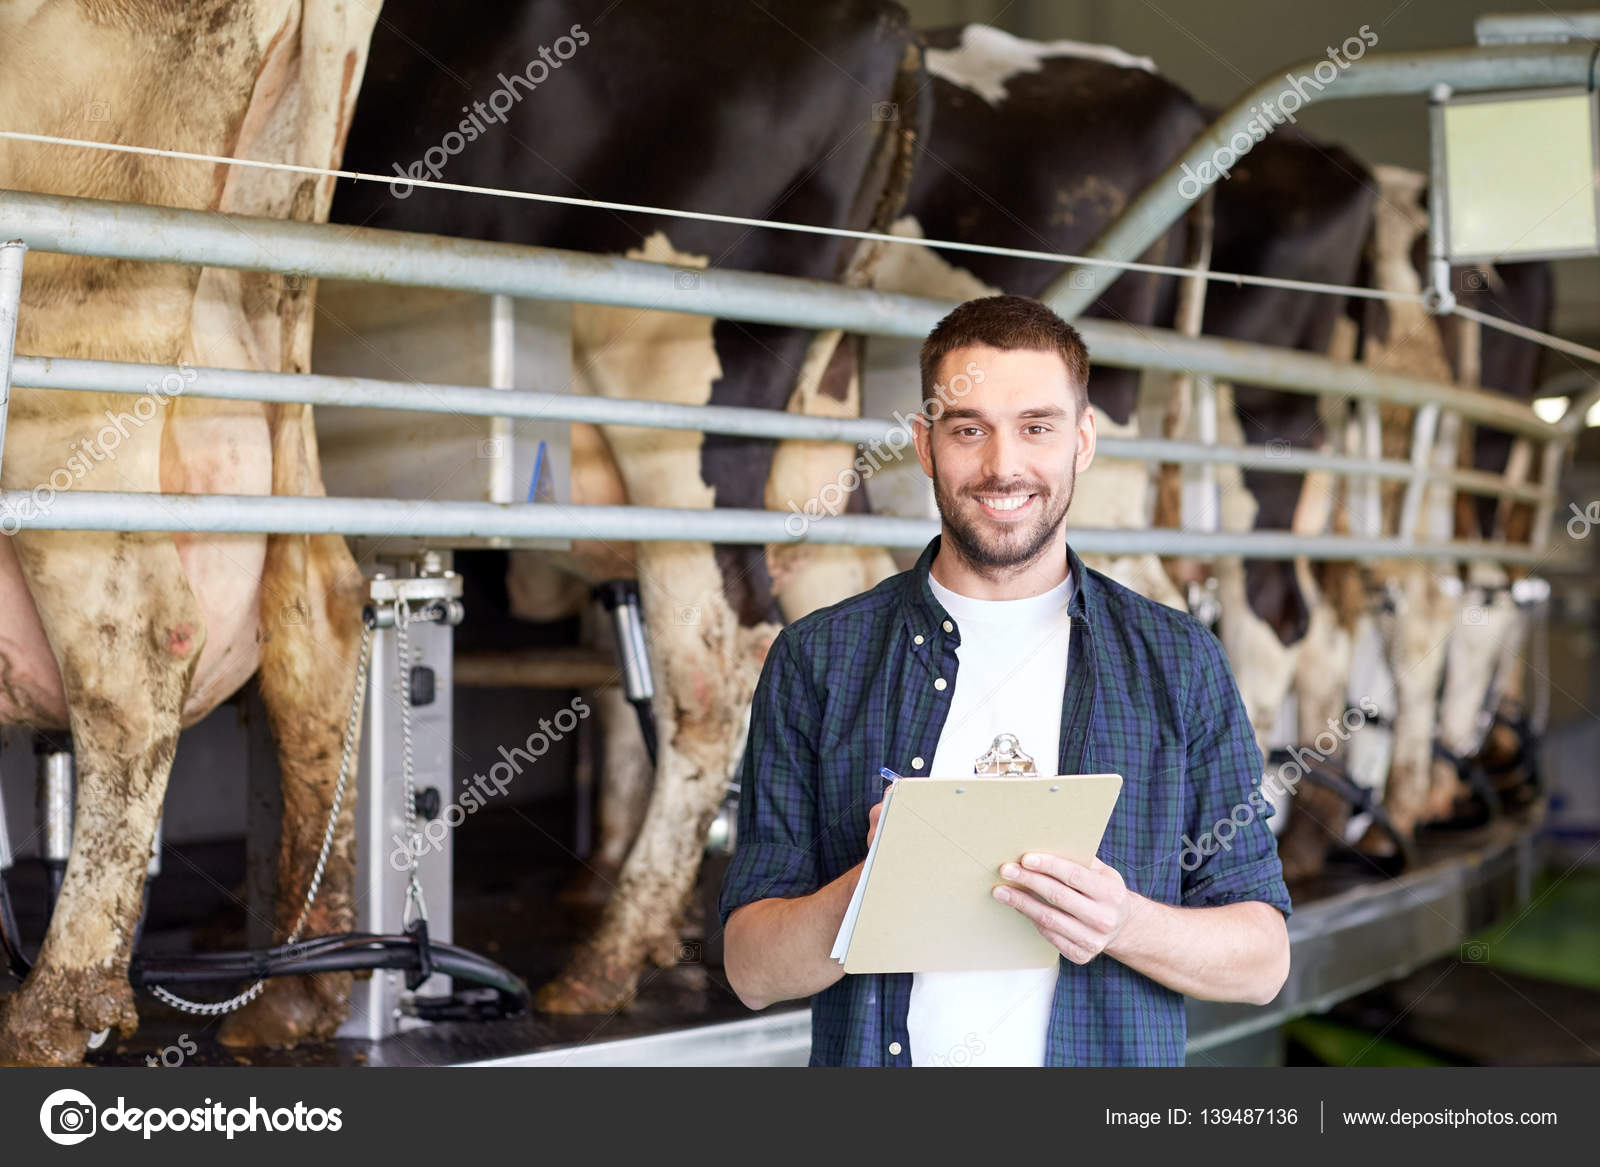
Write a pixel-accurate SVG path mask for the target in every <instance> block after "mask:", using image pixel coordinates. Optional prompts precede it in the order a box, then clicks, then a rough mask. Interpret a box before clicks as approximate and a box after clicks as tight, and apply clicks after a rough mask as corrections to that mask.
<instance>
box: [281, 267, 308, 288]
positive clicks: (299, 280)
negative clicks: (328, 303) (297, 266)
mask: <svg viewBox="0 0 1600 1167" xmlns="http://www.w3.org/2000/svg"><path fill="white" fill-rule="evenodd" d="M310 283H311V277H310V276H308V275H306V273H305V272H303V271H286V272H284V273H283V290H284V291H286V292H303V291H305V290H306V288H307V287H308V286H310Z"/></svg>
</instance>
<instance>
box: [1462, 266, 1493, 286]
mask: <svg viewBox="0 0 1600 1167" xmlns="http://www.w3.org/2000/svg"><path fill="white" fill-rule="evenodd" d="M1488 286H1489V277H1488V276H1487V275H1485V274H1484V272H1483V270H1482V269H1481V268H1476V267H1474V268H1468V269H1467V270H1466V271H1464V272H1462V273H1461V287H1462V290H1463V291H1468V292H1481V291H1483V290H1484V289H1485V288H1487V287H1488Z"/></svg>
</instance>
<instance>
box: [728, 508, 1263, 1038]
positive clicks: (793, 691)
mask: <svg viewBox="0 0 1600 1167" xmlns="http://www.w3.org/2000/svg"><path fill="white" fill-rule="evenodd" d="M938 549H939V537H938V536H935V537H934V539H933V541H932V542H931V543H929V544H928V546H927V548H926V549H925V550H924V551H923V552H922V556H921V558H920V559H919V560H918V561H917V564H916V566H915V567H914V568H912V569H911V570H910V571H906V572H901V573H900V574H898V575H896V576H893V577H891V578H889V579H887V580H884V581H883V582H882V583H881V584H879V585H878V586H877V587H875V588H873V589H872V590H871V591H868V592H864V593H862V594H860V595H857V596H852V597H850V598H849V599H847V600H845V601H843V602H842V603H838V604H834V605H833V606H832V607H828V608H823V609H820V610H818V611H816V612H812V613H811V614H809V615H808V616H806V617H804V618H803V619H800V620H797V621H795V622H794V623H793V624H790V625H788V626H787V627H785V628H784V629H783V630H782V632H781V633H780V634H779V635H778V638H777V639H776V641H774V643H773V645H772V648H771V651H770V652H769V653H768V655H767V659H766V663H765V665H764V666H763V668H762V673H761V680H760V683H759V684H758V685H757V687H756V692H755V700H754V704H753V707H752V710H751V716H750V733H749V739H748V742H747V744H746V748H745V753H744V763H743V771H742V776H741V793H740V802H739V824H738V843H737V847H736V849H735V852H734V855H733V859H732V863H731V865H730V867H729V869H728V873H727V876H726V878H725V879H724V881H723V886H722V896H721V903H720V911H721V916H722V922H723V924H724V925H726V924H727V920H728V916H729V915H730V914H731V913H732V912H733V911H734V910H735V909H737V908H739V907H740V906H742V905H744V904H747V903H751V902H753V901H755V900H760V899H766V898H769V897H781V898H792V897H796V896H803V895H807V894H809V893H811V892H814V891H816V890H817V889H818V888H820V887H822V886H823V885H825V884H827V883H830V882H831V881H833V880H834V879H837V878H838V877H839V876H840V875H842V874H843V873H845V872H846V871H848V870H850V868H852V867H854V866H855V865H856V864H857V863H859V862H861V860H863V859H864V858H866V853H867V843H866V833H867V811H868V809H869V808H870V807H871V806H872V805H873V804H875V803H876V802H877V801H878V799H879V797H880V796H881V793H882V790H883V779H882V778H881V777H880V776H879V774H878V768H879V767H880V766H888V767H889V768H890V769H893V770H896V771H898V772H900V773H901V774H905V775H908V776H909V775H912V774H924V775H925V774H926V773H927V772H928V764H929V762H930V761H931V760H932V758H933V756H934V752H935V747H936V746H937V744H938V741H939V734H940V732H941V730H942V729H943V727H944V722H945V718H946V715H947V714H948V713H949V710H950V700H951V697H952V695H953V694H954V691H955V689H954V685H953V684H950V683H947V684H944V685H940V684H937V683H936V681H937V679H938V678H944V679H945V680H946V682H953V681H954V680H955V678H956V664H957V661H956V646H957V645H958V644H959V643H960V641H961V631H960V629H959V628H958V627H957V626H956V624H955V622H954V620H953V619H952V618H951V617H950V615H949V614H948V613H947V612H946V611H945V610H944V608H943V607H942V606H941V605H940V604H939V602H938V600H936V599H935V598H934V595H933V591H932V589H930V588H929V586H928V569H929V566H930V565H931V564H932V562H933V559H934V556H935V555H936V554H937V553H938ZM1067 559H1068V562H1069V564H1070V567H1071V570H1072V572H1073V577H1074V578H1075V579H1076V580H1077V581H1078V586H1077V588H1076V591H1075V594H1074V595H1073V597H1072V600H1071V603H1070V604H1069V606H1068V609H1067V618H1068V619H1069V620H1070V621H1071V622H1072V630H1071V635H1070V642H1069V647H1068V662H1069V663H1068V668H1067V682H1066V688H1065V691H1064V693H1063V695H1062V705H1061V756H1060V758H1059V769H1058V770H1057V772H1058V773H1061V774H1091V773H1117V774H1121V775H1122V777H1123V787H1122V794H1121V796H1120V798H1119V799H1118V800H1117V805H1116V809H1115V810H1114V811H1113V812H1112V815H1111V821H1110V823H1109V824H1108V826H1107V828H1106V833H1105V837H1104V840H1103V841H1102V843H1101V846H1100V851H1099V856H1100V859H1101V861H1102V862H1104V863H1108V864H1110V865H1111V866H1112V867H1115V868H1116V869H1117V870H1118V871H1119V872H1121V873H1122V876H1123V879H1124V880H1125V881H1126V882H1127V885H1128V887H1129V888H1130V889H1131V890H1133V891H1135V892H1138V893H1139V894H1140V895H1143V896H1146V897H1148V898H1150V899H1152V900H1156V901H1159V902H1161V903H1167V904H1177V905H1182V906H1186V907H1206V906H1212V905H1218V904H1231V903H1239V902H1244V901H1251V900H1259V901H1263V902H1266V903H1269V904H1271V905H1273V906H1274V907H1276V908H1278V909H1280V910H1281V911H1282V912H1283V913H1284V914H1285V915H1287V914H1288V913H1289V911H1290V905H1289V896H1288V892H1287V891H1286V890H1285V888H1284V884H1283V872H1282V868H1281V867H1280V865H1279V863H1278V853H1277V847H1276V844H1275V842H1274V840H1273V836H1272V832H1271V830H1270V829H1269V828H1268V827H1267V824H1266V823H1265V821H1263V820H1264V818H1265V816H1266V815H1268V814H1270V813H1271V810H1270V808H1264V799H1263V798H1262V797H1261V792H1260V790H1259V787H1260V784H1261V778H1262V767H1261V753H1260V751H1259V750H1258V749H1257V747H1256V742H1255V736H1254V734H1253V733H1252V732H1251V728H1250V723H1249V721H1248V720H1247V718H1246V716H1245V711H1244V705H1243V703H1242V702H1241V700H1240V698H1239V692H1238V687H1237V685H1236V684H1235V682H1234V679H1233V674H1232V672H1231V671H1230V669H1229V667H1228V662H1227V658H1226V657H1225V656H1224V655H1223V652H1222V647H1221V645H1220V644H1219V643H1218V642H1217V639H1216V637H1214V636H1213V635H1212V634H1211V633H1210V632H1209V631H1207V630H1206V628H1205V627H1204V626H1203V625H1201V624H1199V623H1198V622H1197V621H1195V620H1194V619H1193V618H1191V617H1190V616H1188V615H1186V614H1184V613H1181V612H1177V611H1174V610H1172V609H1170V608H1167V607H1165V606H1164V605H1161V604H1158V603H1155V602H1154V601H1152V600H1148V599H1145V598H1144V597H1142V596H1140V595H1138V594H1136V593H1134V592H1132V591H1129V590H1128V589H1127V588H1124V587H1122V586H1121V585H1120V584H1118V583H1116V582H1115V581H1113V580H1111V579H1109V578H1107V577H1106V576H1104V575H1102V574H1100V573H1099V572H1096V571H1089V570H1086V569H1085V568H1084V566H1083V563H1082V562H1081V561H1080V560H1079V559H1078V556H1077V555H1076V553H1074V552H1073V551H1072V550H1071V549H1070V548H1069V549H1068V551H1067ZM918 761H920V762H921V763H922V765H920V766H918V765H916V764H915V763H916V762H918ZM1252 795H1254V797H1252ZM1240 808H1247V812H1246V811H1242V810H1241V809H1240ZM1230 819H1231V823H1229V825H1228V826H1225V827H1223V828H1222V829H1221V830H1218V829H1217V828H1218V824H1221V823H1225V822H1229V820H1230ZM1241 819H1245V820H1246V821H1244V822H1243V823H1241V822H1240V820H1241ZM1207 832H1212V836H1213V838H1214V839H1218V840H1223V845H1222V846H1220V847H1216V848H1215V849H1214V851H1213V853H1212V854H1210V855H1202V854H1201V853H1200V851H1199V850H1197V849H1188V850H1186V849H1185V843H1186V841H1190V840H1201V839H1202V838H1203V837H1204V836H1205V835H1206V833H1207ZM1207 849H1211V848H1210V847H1208V848H1207ZM1196 860H1198V862H1196ZM911 979H912V977H911V974H909V973H900V974H892V975H888V974H873V975H849V974H847V975H845V976H844V977H842V978H841V979H840V980H839V981H837V982H836V983H834V984H833V985H831V986H829V987H828V988H827V989H824V990H823V991H822V992H820V993H818V994H816V995H815V996H814V997H813V998H812V1000H811V1027H812V1038H811V1064H812V1065H820V1066H839V1065H844V1066H882V1065H897V1066H909V1065H911V1064H912V1062H911V1040H910V1038H909V1036H908V1035H907V1031H906V1012H907V1008H908V1006H909V1004H910V1000H911ZM1186 1036H1187V1027H1186V1022H1185V1017H1184V1002H1183V997H1182V995H1181V994H1179V993H1177V992H1174V991H1173V990H1171V989H1168V988H1166V987H1164V986H1163V985H1160V984H1158V983H1156V982H1155V981H1153V980H1151V979H1150V978H1149V977H1146V976H1144V975H1143V974H1142V973H1139V972H1136V971H1134V970H1133V969H1131V968H1129V967H1128V966H1127V965H1124V964H1122V963H1120V962H1118V961H1117V960H1115V959H1113V958H1111V957H1107V956H1100V957H1097V958H1096V959H1094V960H1091V961H1090V962H1089V963H1088V964H1086V965H1076V964H1073V963H1072V962H1071V961H1068V960H1066V959H1065V958H1062V959H1061V960H1060V961H1059V962H1058V964H1057V974H1056V988H1055V997H1054V1001H1053V1004H1052V1008H1051V1014H1050V1029H1049V1034H1048V1038H1047V1041H1046V1064H1047V1065H1051V1066H1098V1065H1182V1064H1183V1061H1184V1045H1185V1041H1186ZM891 1049H892V1050H893V1051H894V1052H891Z"/></svg>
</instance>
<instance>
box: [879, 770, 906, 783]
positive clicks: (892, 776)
mask: <svg viewBox="0 0 1600 1167" xmlns="http://www.w3.org/2000/svg"><path fill="white" fill-rule="evenodd" d="M878 773H880V774H882V775H883V776H884V777H885V778H887V779H888V780H889V781H890V782H898V781H900V779H901V777H902V775H900V774H896V773H895V772H894V771H893V770H891V769H889V767H887V766H879V767H878Z"/></svg>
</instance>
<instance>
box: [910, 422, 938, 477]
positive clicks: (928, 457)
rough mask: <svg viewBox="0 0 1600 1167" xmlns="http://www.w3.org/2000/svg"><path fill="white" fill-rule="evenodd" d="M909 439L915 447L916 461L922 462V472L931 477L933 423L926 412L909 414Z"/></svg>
mask: <svg viewBox="0 0 1600 1167" xmlns="http://www.w3.org/2000/svg"><path fill="white" fill-rule="evenodd" d="M911 441H912V443H913V444H914V445H915V446H916V447H917V461H918V462H921V463H922V472H923V473H924V474H926V475H927V476H928V477H929V478H932V477H933V423H932V422H931V421H929V420H928V415H927V414H925V413H922V412H920V411H919V412H917V413H914V414H912V415H911Z"/></svg>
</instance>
